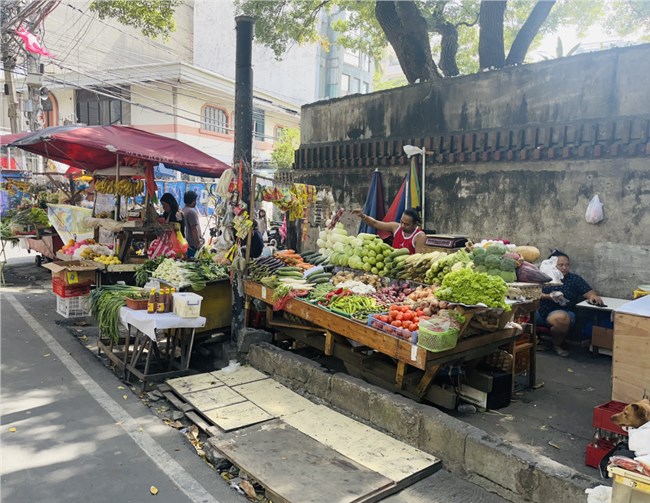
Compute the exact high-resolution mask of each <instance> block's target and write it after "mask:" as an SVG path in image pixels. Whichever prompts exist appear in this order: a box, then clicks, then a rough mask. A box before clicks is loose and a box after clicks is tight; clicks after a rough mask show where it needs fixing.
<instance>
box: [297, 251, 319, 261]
mask: <svg viewBox="0 0 650 503" xmlns="http://www.w3.org/2000/svg"><path fill="white" fill-rule="evenodd" d="M317 253H318V252H315V251H307V252H304V253H301V254H300V256H301V257H302V259H303V260H307V258H308V257H312V256H313V255H316V254H317Z"/></svg>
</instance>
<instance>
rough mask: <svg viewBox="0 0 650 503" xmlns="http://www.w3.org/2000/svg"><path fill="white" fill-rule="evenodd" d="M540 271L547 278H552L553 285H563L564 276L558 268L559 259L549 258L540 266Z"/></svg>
mask: <svg viewBox="0 0 650 503" xmlns="http://www.w3.org/2000/svg"><path fill="white" fill-rule="evenodd" d="M539 270H540V271H542V272H543V273H544V274H546V275H547V276H550V277H551V280H552V281H553V283H562V280H563V279H564V275H563V274H562V272H561V271H560V270H559V269H558V268H557V257H551V258H547V259H546V260H544V261H542V265H540V266H539Z"/></svg>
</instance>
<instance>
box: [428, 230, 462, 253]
mask: <svg viewBox="0 0 650 503" xmlns="http://www.w3.org/2000/svg"><path fill="white" fill-rule="evenodd" d="M468 241H469V238H467V237H466V236H454V235H451V234H427V239H426V241H425V242H424V245H425V249H426V250H425V251H426V252H432V251H443V252H454V251H457V250H460V249H461V248H464V247H465V245H466V244H467V242H468Z"/></svg>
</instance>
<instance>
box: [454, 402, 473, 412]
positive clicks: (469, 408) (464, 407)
mask: <svg viewBox="0 0 650 503" xmlns="http://www.w3.org/2000/svg"><path fill="white" fill-rule="evenodd" d="M457 410H458V412H460V413H461V414H475V413H476V407H474V406H473V405H472V404H471V403H463V404H460V405H459V406H458V409H457Z"/></svg>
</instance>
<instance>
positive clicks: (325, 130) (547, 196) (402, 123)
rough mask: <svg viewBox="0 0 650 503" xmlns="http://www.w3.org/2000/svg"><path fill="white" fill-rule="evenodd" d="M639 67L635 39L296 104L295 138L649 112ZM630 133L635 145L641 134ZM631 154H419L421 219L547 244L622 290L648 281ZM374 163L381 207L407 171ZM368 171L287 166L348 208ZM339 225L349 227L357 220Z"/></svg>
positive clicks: (624, 293)
mask: <svg viewBox="0 0 650 503" xmlns="http://www.w3.org/2000/svg"><path fill="white" fill-rule="evenodd" d="M649 73H650V45H644V46H638V47H633V48H627V49H616V50H612V51H604V52H600V53H591V54H584V55H580V56H575V57H571V58H564V59H560V60H557V61H550V62H544V63H539V64H535V65H525V66H522V67H518V68H510V69H506V70H503V71H499V72H487V73H484V74H479V75H471V76H467V77H460V78H455V79H447V80H443V81H441V82H435V83H431V84H430V83H425V84H420V85H413V86H408V87H406V88H402V89H396V90H391V91H386V92H380V93H375V94H373V95H368V96H365V97H359V96H354V97H350V98H347V99H339V100H333V101H330V102H321V103H316V104H312V105H307V106H305V107H303V111H302V141H303V145H304V146H305V145H306V146H308V147H311V146H314V145H318V144H319V143H332V142H336V141H345V140H348V141H349V138H350V131H353V132H354V134H355V135H357V136H359V135H360V138H362V139H378V140H379V139H385V138H391V137H392V138H396V137H399V138H400V139H408V138H418V137H428V136H433V135H436V134H452V135H453V134H455V133H458V132H463V131H467V130H470V129H471V130H475V131H484V130H486V129H488V128H490V129H493V128H510V127H512V128H514V127H522V126H526V127H527V125H548V124H553V125H559V126H560V127H561V126H563V125H564V124H567V123H575V121H580V120H603V119H604V120H608V121H609V120H610V119H611V120H614V119H620V118H621V117H632V116H634V117H637V118H638V117H641V118H644V117H648V116H650V92H648V90H647V89H648V88H647V85H646V82H645V81H646V80H647V75H648V74H649ZM644 120H645V121H646V122H645V123H646V124H647V119H644ZM641 122H643V121H641ZM644 135H645V136H644ZM615 137H616V135H615V134H614V135H612V138H613V140H612V141H614V142H615V141H616V139H615ZM641 137H642V138H645V139H642V140H641V141H642V142H643V143H642V145H645V142H647V132H646V133H642V135H641ZM404 141H405V142H407V143H408V141H407V140H404ZM607 148H609V147H607ZM634 152H636V153H635V154H630V155H629V156H627V157H613V156H612V155H609V156H604V157H602V158H598V159H596V158H592V159H571V158H570V157H569V158H567V159H557V158H555V159H548V158H542V159H541V160H538V161H518V160H517V159H518V157H517V156H515V157H514V158H513V159H512V160H511V161H501V162H481V161H480V160H479V161H478V162H454V163H439V162H429V165H428V169H427V177H426V198H427V204H426V221H427V227H428V228H431V229H436V230H437V231H438V232H439V233H452V232H453V233H460V234H464V235H467V236H469V237H471V238H472V239H475V240H480V239H482V238H490V237H502V238H507V239H510V240H511V241H513V242H516V243H518V244H534V245H537V246H538V247H539V248H540V249H541V250H542V254H543V255H546V254H547V252H548V250H549V249H550V248H552V247H557V248H559V249H561V250H563V251H565V252H566V253H568V254H569V255H570V256H571V258H572V270H573V271H574V272H577V273H579V274H581V275H583V276H584V277H585V279H586V280H587V281H588V282H590V283H591V285H592V286H593V287H594V288H596V289H597V290H598V291H599V292H601V293H603V294H605V295H608V296H616V297H627V298H630V297H631V293H632V290H633V289H634V288H635V287H636V286H637V285H639V284H647V283H650V159H649V158H648V155H647V152H650V150H648V149H647V148H646V147H643V148H641V149H640V150H639V151H636V150H635V151H634ZM502 159H505V156H503V157H502ZM379 169H381V170H382V173H383V179H384V189H385V190H384V193H385V195H386V198H387V200H386V203H387V207H388V205H390V203H391V201H392V198H393V197H394V195H395V194H396V192H397V190H398V188H399V185H400V183H401V181H402V179H403V177H404V175H405V174H406V169H407V168H406V167H405V166H404V167H399V168H398V167H390V166H389V167H381V168H379ZM372 170H373V168H346V169H317V170H314V169H309V166H307V168H306V169H301V170H298V172H297V174H298V177H299V178H300V179H301V180H303V181H306V182H308V183H313V184H315V185H333V186H334V196H335V198H336V199H337V202H338V204H340V205H342V206H344V207H346V208H354V207H357V206H361V205H363V202H364V200H365V198H366V195H367V191H368V187H369V184H370V177H371V175H372ZM595 194H598V195H599V196H600V198H601V201H602V202H603V203H604V205H605V206H604V212H605V220H604V221H603V222H601V223H599V224H597V225H590V224H588V223H587V222H586V221H585V211H586V209H587V205H588V203H589V200H590V199H591V198H592V197H593V196H594V195H595ZM343 222H344V223H346V224H347V227H348V230H350V231H356V228H357V225H358V221H357V220H355V219H353V218H352V217H346V218H344V219H343ZM312 234H314V233H313V232H312Z"/></svg>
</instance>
